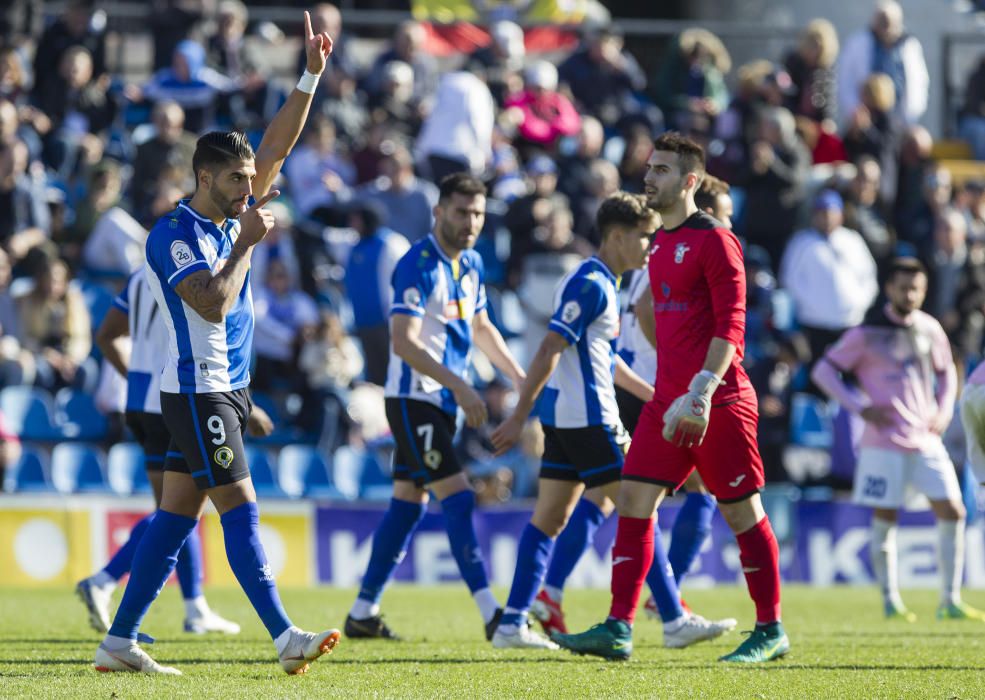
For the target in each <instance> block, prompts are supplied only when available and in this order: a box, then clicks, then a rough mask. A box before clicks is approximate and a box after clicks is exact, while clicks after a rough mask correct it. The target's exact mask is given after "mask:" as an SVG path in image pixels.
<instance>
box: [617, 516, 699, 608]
mask: <svg viewBox="0 0 985 700" xmlns="http://www.w3.org/2000/svg"><path fill="white" fill-rule="evenodd" d="M613 561H615V553H614V552H613ZM620 566H622V564H620ZM646 582H647V584H648V585H649V586H650V592H651V593H653V600H654V602H656V604H657V610H659V611H660V619H661V620H663V621H664V622H671V621H673V620H679V619H681V618H682V617H683V616H684V608H683V607H682V606H681V593H680V591H679V590H677V582H676V581H675V580H674V571H673V569H671V568H670V562H669V561H667V550H666V549H665V548H664V543H663V538H662V537H661V536H660V525H658V524H657V520H656V519H654V520H653V563H652V564H651V565H650V570H649V571H648V572H647V574H646Z"/></svg>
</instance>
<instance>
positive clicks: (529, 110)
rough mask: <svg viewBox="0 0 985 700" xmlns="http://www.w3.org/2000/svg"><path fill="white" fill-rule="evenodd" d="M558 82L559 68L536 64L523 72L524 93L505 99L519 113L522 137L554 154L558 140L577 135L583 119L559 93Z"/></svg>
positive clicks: (519, 131)
mask: <svg viewBox="0 0 985 700" xmlns="http://www.w3.org/2000/svg"><path fill="white" fill-rule="evenodd" d="M557 81H558V77H557V68H555V67H554V65H553V64H551V63H548V62H547V61H537V62H535V63H533V64H531V65H530V66H529V67H528V68H527V70H526V72H525V73H524V82H525V89H524V90H523V92H521V93H520V94H518V95H513V96H511V97H508V98H507V99H506V108H507V110H510V111H511V113H516V114H517V131H518V134H519V136H520V138H521V139H523V141H525V142H526V143H527V144H530V145H532V146H534V147H536V148H541V149H546V150H549V151H552V152H553V149H554V147H555V145H556V144H557V141H558V139H559V138H561V137H562V136H573V135H574V134H577V133H578V129H579V127H580V126H581V117H579V116H578V112H577V111H576V110H575V107H574V105H572V104H571V100H569V99H568V98H567V97H565V96H564V95H562V94H561V93H560V92H558V90H557ZM528 150H529V149H528Z"/></svg>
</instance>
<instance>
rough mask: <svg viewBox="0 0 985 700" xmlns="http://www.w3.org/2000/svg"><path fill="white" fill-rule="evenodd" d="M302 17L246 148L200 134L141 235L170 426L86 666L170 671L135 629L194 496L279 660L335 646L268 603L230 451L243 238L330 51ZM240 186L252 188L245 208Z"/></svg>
mask: <svg viewBox="0 0 985 700" xmlns="http://www.w3.org/2000/svg"><path fill="white" fill-rule="evenodd" d="M304 17H305V39H306V40H305V52H306V55H307V70H306V71H305V74H304V75H303V76H302V78H301V80H300V81H299V82H298V86H297V88H295V90H294V91H293V92H292V93H291V94H290V96H289V97H288V98H287V101H286V102H285V103H284V106H283V107H281V109H280V111H278V113H277V115H276V116H275V117H274V118H273V120H272V121H271V122H270V125H269V127H268V128H267V130H266V132H265V133H264V135H263V139H262V140H261V142H260V147H259V149H258V151H257V153H256V155H254V153H253V149H252V148H251V147H250V144H249V142H248V141H247V139H246V136H245V135H244V134H242V133H238V132H231V133H219V132H213V133H209V134H206V135H205V136H203V137H201V138H200V139H199V140H198V144H197V145H196V148H195V154H194V156H193V162H192V165H193V168H194V171H195V180H196V188H195V194H194V195H193V196H192V198H191V199H190V200H184V201H182V202H181V203H180V204H179V205H178V208H177V209H176V210H175V211H173V212H172V213H170V214H167V215H165V216H164V217H162V218H161V219H160V220H159V221H158V222H157V224H155V225H154V227H153V229H151V232H150V235H149V236H148V238H147V265H146V267H147V273H146V274H147V281H148V283H149V284H150V287H151V291H152V292H153V294H154V298H155V300H156V302H157V308H158V313H160V314H161V315H162V316H163V318H164V321H165V322H166V323H167V326H168V344H167V347H168V358H167V362H166V364H165V366H164V372H163V373H162V375H161V415H162V416H163V418H164V423H165V425H166V426H167V429H168V433H169V434H170V435H171V444H170V445H169V446H168V450H167V458H166V460H165V463H164V482H163V488H162V493H161V506H160V508H159V509H158V511H157V513H155V515H154V518H153V520H151V522H150V524H149V525H148V526H147V530H146V531H145V532H144V534H143V537H142V538H141V540H140V543H139V544H138V545H137V550H136V552H135V553H134V556H133V563H132V566H131V571H130V581H129V582H128V584H127V587H126V590H125V591H124V593H123V599H122V601H121V602H120V607H119V609H118V610H117V612H116V617H115V619H114V620H113V624H112V626H111V627H110V629H109V633H108V634H107V635H106V637H105V639H104V640H103V642H102V643H101V644H100V645H99V648H98V649H97V650H96V658H95V666H96V669H97V670H99V671H131V672H143V673H167V674H179V673H180V671H178V670H177V669H174V668H170V667H167V666H161V665H160V664H158V663H157V662H156V661H154V660H153V659H151V657H150V656H148V655H147V653H146V652H144V651H143V649H141V648H140V647H139V646H138V644H137V640H138V633H137V631H138V629H139V627H140V623H141V621H142V620H143V618H144V615H145V614H146V613H147V610H148V608H149V607H150V605H151V603H152V602H153V601H154V599H155V598H156V597H157V595H158V593H159V592H160V591H161V588H162V587H163V586H164V582H165V581H167V578H168V576H169V575H170V574H171V571H172V570H173V569H174V567H175V562H176V560H177V558H178V553H179V551H180V550H181V548H182V545H183V544H184V542H185V540H186V539H187V537H188V536H189V534H190V533H191V532H192V531H193V530H194V529H195V526H196V525H197V524H198V519H199V517H200V516H201V513H202V509H203V508H204V506H205V501H206V499H209V500H211V501H212V503H213V505H214V506H215V508H216V510H217V511H218V512H219V517H220V521H221V523H222V530H223V535H224V538H225V545H226V556H227V558H228V560H229V565H230V567H231V568H232V570H233V573H234V574H235V575H236V578H237V580H238V581H239V584H240V586H242V588H243V592H244V593H246V596H247V598H249V600H250V602H251V603H252V604H253V607H254V609H255V610H256V611H257V614H258V615H259V616H260V619H261V620H262V621H263V624H264V626H265V627H266V628H267V631H268V632H269V633H270V636H271V637H272V638H273V640H274V645H275V647H276V650H277V655H278V657H279V658H280V663H281V667H282V668H283V669H284V670H285V671H286V672H287V673H292V674H297V673H304V672H305V671H306V670H307V669H308V664H309V663H310V662H311V661H314V660H315V659H317V658H318V657H319V656H321V655H322V654H324V653H326V652H329V651H331V650H332V648H333V647H334V646H335V645H336V644H337V643H338V640H339V637H340V633H339V631H338V630H327V631H325V632H321V633H310V632H303V631H301V630H300V629H298V628H297V627H294V626H293V625H292V624H291V621H290V619H289V618H288V617H287V613H286V612H285V611H284V607H283V606H282V605H281V602H280V596H279V594H278V592H277V585H276V583H275V582H274V577H273V573H272V572H271V569H270V565H269V564H268V563H267V557H266V554H265V553H264V551H263V546H262V544H261V543H260V534H259V515H258V512H257V504H256V492H255V491H254V490H253V483H252V481H251V480H250V472H249V467H248V465H247V463H246V455H245V453H244V449H243V430H244V428H245V426H246V424H247V421H248V418H249V414H250V397H249V382H250V374H249V360H250V351H251V349H252V348H251V345H252V339H253V302H252V299H251V296H250V283H249V269H250V256H251V255H252V251H253V246H255V245H256V244H257V243H259V242H260V241H261V240H262V239H263V237H264V235H266V233H267V231H269V230H270V229H271V228H272V227H273V224H274V221H273V215H272V214H271V213H270V212H269V211H266V210H264V209H263V205H264V204H266V203H267V202H268V201H270V200H271V199H273V198H274V197H276V196H277V194H279V193H278V192H277V190H273V191H268V190H269V188H270V184H271V183H272V182H273V180H274V178H275V177H276V176H277V173H278V172H279V171H280V168H281V165H282V164H283V162H284V159H285V158H287V156H288V154H289V153H290V152H291V149H292V148H293V147H294V144H295V142H296V141H297V138H298V134H300V132H301V128H302V126H303V125H304V122H305V119H306V117H307V114H308V108H309V106H310V105H311V99H312V95H313V94H314V91H315V87H316V85H317V82H318V77H319V76H320V75H321V72H322V70H323V69H324V67H325V62H326V60H327V58H328V56H329V54H331V52H332V40H331V38H330V37H329V36H328V35H327V34H317V35H315V34H314V33H313V32H312V30H311V19H310V17H309V15H308V13H307V12H305V13H304ZM253 195H258V196H259V197H260V198H259V200H258V201H256V202H255V203H254V204H253V205H252V206H251V205H250V203H249V200H250V198H251V197H252V196H253Z"/></svg>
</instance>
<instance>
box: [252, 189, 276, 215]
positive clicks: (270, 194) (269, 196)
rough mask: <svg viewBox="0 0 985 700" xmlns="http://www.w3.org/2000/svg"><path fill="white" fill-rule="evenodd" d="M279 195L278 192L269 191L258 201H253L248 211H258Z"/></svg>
mask: <svg viewBox="0 0 985 700" xmlns="http://www.w3.org/2000/svg"><path fill="white" fill-rule="evenodd" d="M279 194H280V190H270V191H269V192H268V193H267V194H265V195H263V196H262V197H261V198H260V199H258V200H257V201H255V202H254V203H253V206H252V207H250V209H254V210H256V209H259V208H260V207H262V206H263V205H264V204H266V203H267V202H269V201H270V200H271V199H273V198H274V197H276V196H277V195H279Z"/></svg>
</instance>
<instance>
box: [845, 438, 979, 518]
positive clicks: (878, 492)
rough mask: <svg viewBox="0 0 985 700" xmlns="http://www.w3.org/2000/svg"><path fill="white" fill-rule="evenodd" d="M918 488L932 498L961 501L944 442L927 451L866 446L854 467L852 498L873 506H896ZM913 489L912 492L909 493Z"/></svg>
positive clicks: (903, 502) (952, 465) (906, 501)
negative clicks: (904, 450) (905, 450)
mask: <svg viewBox="0 0 985 700" xmlns="http://www.w3.org/2000/svg"><path fill="white" fill-rule="evenodd" d="M913 491H916V492H918V493H922V494H923V495H924V496H926V497H927V498H928V499H930V500H931V501H951V502H952V503H959V502H960V501H961V487H960V486H959V485H958V475H957V474H956V473H955V471H954V464H953V463H952V462H951V458H950V457H948V455H947V450H946V449H945V448H944V443H943V442H942V443H940V444H939V446H935V447H933V448H931V449H930V450H928V451H925V452H903V451H902V450H886V449H882V448H878V447H863V448H862V449H861V450H860V451H859V456H858V466H856V468H855V488H854V490H853V493H852V500H853V501H855V503H858V504H859V505H863V506H869V507H870V508H886V509H892V510H896V509H899V508H902V507H903V506H904V505H905V504H907V503H908V502H911V500H910V498H908V496H910V495H912V492H913ZM908 492H910V493H908Z"/></svg>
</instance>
